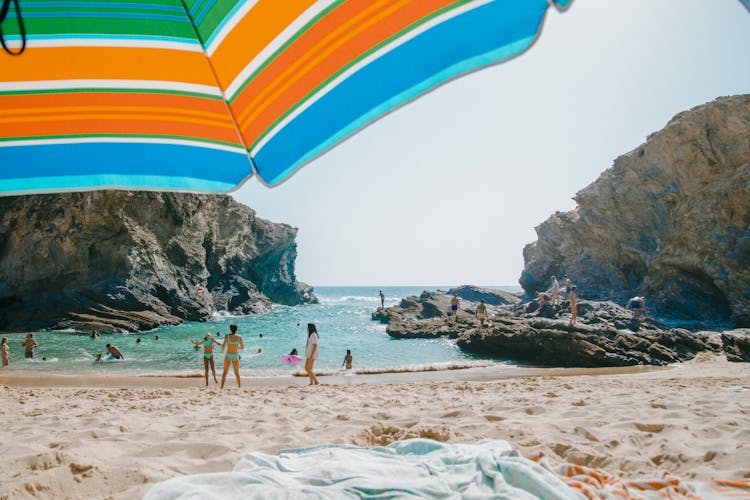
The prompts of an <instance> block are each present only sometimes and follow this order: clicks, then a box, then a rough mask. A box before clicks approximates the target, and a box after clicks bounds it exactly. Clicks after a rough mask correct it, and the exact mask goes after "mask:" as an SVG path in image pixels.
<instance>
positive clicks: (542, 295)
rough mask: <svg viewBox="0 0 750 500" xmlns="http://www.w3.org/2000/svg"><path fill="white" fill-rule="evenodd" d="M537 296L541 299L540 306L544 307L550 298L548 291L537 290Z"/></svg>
mask: <svg viewBox="0 0 750 500" xmlns="http://www.w3.org/2000/svg"><path fill="white" fill-rule="evenodd" d="M536 298H537V300H538V301H539V307H542V306H543V305H544V304H546V303H547V301H548V300H549V294H548V293H547V292H536Z"/></svg>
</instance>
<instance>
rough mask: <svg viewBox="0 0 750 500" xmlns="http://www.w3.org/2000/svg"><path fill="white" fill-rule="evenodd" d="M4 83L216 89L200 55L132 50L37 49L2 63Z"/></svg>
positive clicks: (172, 51)
mask: <svg viewBox="0 0 750 500" xmlns="http://www.w3.org/2000/svg"><path fill="white" fill-rule="evenodd" d="M3 66H4V68H3V78H4V79H5V80H6V81H16V82H24V81H46V80H89V79H106V80H158V81H174V82H181V83H193V84H200V85H210V86H212V87H216V81H215V79H214V76H213V73H212V71H211V68H210V66H209V65H208V61H207V60H206V56H205V55H204V54H203V53H202V52H187V51H182V50H168V49H156V48H150V49H144V48H133V47H53V48H37V49H34V50H29V51H27V52H25V53H24V55H23V57H14V58H6V61H4V62H3Z"/></svg>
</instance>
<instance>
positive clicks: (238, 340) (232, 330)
mask: <svg viewBox="0 0 750 500" xmlns="http://www.w3.org/2000/svg"><path fill="white" fill-rule="evenodd" d="M241 350H245V344H244V342H242V337H241V336H240V335H237V325H229V335H226V336H225V337H224V343H223V344H221V352H224V353H226V354H224V372H223V373H222V374H221V388H222V389H223V388H224V383H225V382H226V380H227V372H228V371H229V365H230V364H231V365H232V368H234V378H236V379H237V387H240V360H239V357H240V353H239V351H241Z"/></svg>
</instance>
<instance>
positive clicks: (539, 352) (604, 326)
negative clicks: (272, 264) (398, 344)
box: [373, 291, 750, 367]
mask: <svg viewBox="0 0 750 500" xmlns="http://www.w3.org/2000/svg"><path fill="white" fill-rule="evenodd" d="M449 300H450V295H448V294H446V293H445V292H439V291H438V292H427V291H425V292H423V293H422V294H421V295H420V296H419V297H408V298H407V299H404V300H403V301H402V303H401V304H400V305H399V306H394V307H390V308H381V309H379V310H378V311H377V312H376V313H374V314H373V319H377V320H380V321H383V322H387V324H388V326H387V327H386V332H387V333H388V335H390V336H391V337H394V338H438V337H448V338H454V339H458V340H457V345H458V346H459V347H460V348H461V349H463V350H465V351H467V352H473V353H477V354H482V355H486V356H491V357H495V358H500V359H510V360H513V361H521V362H528V363H533V364H537V365H543V366H570V367H573V366H575V367H601V366H629V365H665V364H669V363H674V362H678V361H685V360H689V359H692V358H693V357H695V356H696V355H697V354H698V353H700V352H703V351H710V352H714V353H719V352H722V351H725V352H726V354H727V358H728V359H730V360H732V361H743V360H746V359H747V357H748V355H750V335H748V333H746V332H748V331H747V330H744V331H743V330H735V331H732V332H724V334H721V333H719V332H711V331H700V332H691V331H689V330H685V329H681V328H668V327H667V326H665V325H664V324H662V323H660V322H659V321H657V320H654V319H653V318H650V317H641V318H634V317H633V315H632V313H631V312H630V311H628V310H627V309H625V308H623V307H621V306H619V305H617V304H615V303H614V302H594V301H586V300H581V301H579V302H578V303H577V305H576V308H577V312H578V322H577V323H575V324H572V325H571V324H570V321H569V320H570V309H569V307H570V304H569V303H568V302H562V303H559V304H552V303H551V302H549V301H546V302H541V301H540V299H535V300H533V301H531V302H528V303H516V304H510V305H500V306H490V307H488V312H489V314H490V320H489V321H487V322H486V323H485V324H484V325H481V324H480V322H479V321H478V320H477V319H476V318H475V317H474V312H475V311H476V306H477V302H469V301H463V302H462V303H461V308H460V309H459V314H458V315H457V316H456V317H455V318H447V317H446V316H445V315H444V314H442V315H440V316H430V317H426V316H425V315H424V314H423V313H422V312H421V311H423V310H424V306H425V305H427V310H431V308H432V305H434V304H437V307H438V308H440V306H442V305H443V304H444V303H447V302H448V301H449ZM404 306H406V307H404Z"/></svg>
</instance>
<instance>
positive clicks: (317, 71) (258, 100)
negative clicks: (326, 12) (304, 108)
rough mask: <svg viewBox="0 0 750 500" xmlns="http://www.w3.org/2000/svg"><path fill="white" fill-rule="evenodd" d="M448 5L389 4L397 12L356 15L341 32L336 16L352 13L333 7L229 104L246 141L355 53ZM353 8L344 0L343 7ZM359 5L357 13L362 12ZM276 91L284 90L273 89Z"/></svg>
mask: <svg viewBox="0 0 750 500" xmlns="http://www.w3.org/2000/svg"><path fill="white" fill-rule="evenodd" d="M354 3H357V4H360V3H361V2H352V4H354ZM451 3H453V2H452V0H422V1H419V2H415V1H408V0H407V1H403V0H402V2H397V3H394V2H391V4H393V6H394V7H397V10H396V9H394V10H393V11H391V10H390V9H388V11H387V12H382V13H381V15H379V16H376V17H377V19H372V18H370V19H369V20H368V19H366V18H357V20H358V21H360V23H359V24H358V25H357V26H356V27H351V26H347V27H346V29H344V30H341V31H338V30H337V29H336V27H337V26H336V25H337V24H338V25H339V26H340V25H341V24H342V23H341V20H340V19H339V16H342V17H344V16H345V17H346V18H348V19H352V18H355V17H356V16H355V15H352V14H351V13H347V12H343V11H342V12H338V10H337V11H335V12H334V13H332V14H331V15H330V16H328V17H327V18H326V19H325V20H321V21H320V22H319V23H318V24H317V25H316V26H315V27H314V28H312V29H311V30H310V32H309V33H306V34H305V36H303V37H301V38H300V39H299V40H297V42H296V43H294V44H293V45H292V46H290V47H289V49H288V50H287V51H286V52H285V53H284V54H282V55H280V56H279V58H278V59H277V60H275V61H274V62H273V63H272V64H271V65H269V67H267V68H266V69H265V71H263V73H261V75H258V77H257V78H256V79H255V80H254V81H253V82H251V83H250V85H248V87H247V88H245V89H244V91H243V92H242V94H241V95H240V96H239V97H238V98H237V100H236V101H235V102H234V103H233V105H232V109H233V111H234V113H235V116H238V122H239V126H240V130H241V131H242V134H243V137H244V138H245V139H246V143H247V144H252V143H253V142H254V141H255V140H256V139H257V138H258V137H259V136H260V134H262V133H263V131H265V130H266V129H267V128H268V127H269V126H270V125H271V124H272V123H273V122H274V121H275V120H277V119H278V118H279V117H280V116H282V115H283V114H284V113H285V112H286V111H287V110H289V109H290V108H291V107H292V106H294V105H295V104H296V103H298V102H299V101H301V100H302V99H303V98H304V97H305V96H306V95H308V94H309V93H310V92H311V91H312V90H314V89H315V88H316V87H317V86H319V85H320V84H321V83H323V82H325V81H326V80H327V79H328V78H330V77H331V76H332V75H333V74H335V73H336V72H337V71H339V70H340V69H341V68H342V67H344V66H345V65H346V64H347V63H349V62H351V61H352V60H353V59H355V58H356V57H357V56H359V55H360V54H362V53H364V52H366V51H368V50H370V49H371V48H372V47H374V46H376V45H377V44H379V43H381V42H382V41H383V40H386V39H387V38H389V37H390V36H392V35H394V34H396V33H398V32H399V31H401V30H402V29H404V28H406V27H408V26H409V25H411V24H413V23H414V22H416V21H418V20H419V19H421V18H422V17H424V16H425V15H429V14H430V13H432V12H433V11H435V10H436V9H439V8H441V7H442V6H445V5H449V4H451ZM351 6H352V5H349V4H348V3H347V7H351ZM358 7H359V8H360V12H362V11H363V10H365V9H362V8H361V5H360V6H358ZM342 8H343V6H342ZM334 14H336V15H334ZM329 24H330V25H329ZM305 54H307V59H305V58H304V55H305ZM294 70H298V71H297V72H296V73H295V71H294ZM277 89H283V91H276V92H274V90H277ZM269 96H274V97H276V99H275V100H274V99H269Z"/></svg>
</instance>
